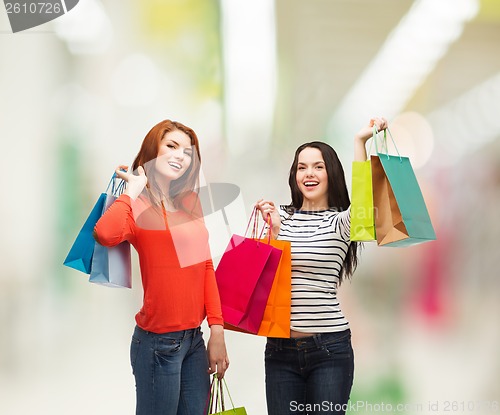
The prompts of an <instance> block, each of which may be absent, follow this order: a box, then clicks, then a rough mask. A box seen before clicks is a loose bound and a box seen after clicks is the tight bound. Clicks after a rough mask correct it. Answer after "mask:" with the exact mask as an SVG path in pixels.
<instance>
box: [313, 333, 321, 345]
mask: <svg viewBox="0 0 500 415" xmlns="http://www.w3.org/2000/svg"><path fill="white" fill-rule="evenodd" d="M313 339H314V343H315V344H316V347H317V348H318V349H321V348H322V347H323V345H322V342H321V333H316V334H315V335H313Z"/></svg>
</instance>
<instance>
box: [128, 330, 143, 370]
mask: <svg viewBox="0 0 500 415" xmlns="http://www.w3.org/2000/svg"><path fill="white" fill-rule="evenodd" d="M140 347H141V341H140V340H139V339H138V338H137V337H135V336H132V341H131V343H130V364H131V365H132V372H133V373H135V362H136V361H137V355H138V354H139V348H140Z"/></svg>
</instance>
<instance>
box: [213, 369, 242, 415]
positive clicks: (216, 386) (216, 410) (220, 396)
mask: <svg viewBox="0 0 500 415" xmlns="http://www.w3.org/2000/svg"><path fill="white" fill-rule="evenodd" d="M222 383H224V387H225V388H226V391H227V396H229V400H230V401H231V408H230V409H226V405H225V401H224V390H223V386H222ZM205 414H207V415H247V411H246V409H245V408H244V407H243V406H240V407H239V408H235V407H234V403H233V399H232V398H231V395H230V393H229V389H228V388H227V383H226V379H224V378H223V379H222V380H221V379H219V378H218V377H217V373H215V374H214V375H213V377H212V383H211V385H210V394H209V398H208V399H207V408H206V410H205Z"/></svg>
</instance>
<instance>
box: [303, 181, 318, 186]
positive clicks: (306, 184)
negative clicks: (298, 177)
mask: <svg viewBox="0 0 500 415" xmlns="http://www.w3.org/2000/svg"><path fill="white" fill-rule="evenodd" d="M318 184H319V182H304V186H307V187H310V186H316V185H318Z"/></svg>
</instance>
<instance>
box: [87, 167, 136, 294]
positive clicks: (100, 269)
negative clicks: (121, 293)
mask: <svg viewBox="0 0 500 415" xmlns="http://www.w3.org/2000/svg"><path fill="white" fill-rule="evenodd" d="M111 180H112V187H111V192H110V193H107V192H106V193H103V195H104V197H105V203H104V206H103V209H102V212H101V216H102V215H103V214H104V212H106V210H107V209H108V208H109V207H110V206H111V205H112V204H113V202H114V201H115V200H116V198H117V197H118V196H119V195H120V194H121V193H122V191H123V187H124V182H123V181H120V184H118V185H116V183H115V180H116V176H113V178H112V179H111ZM89 282H92V283H95V284H100V285H105V286H107V287H126V288H132V258H131V250H130V243H129V242H126V241H125V242H122V243H120V244H118V245H116V246H113V247H109V248H108V247H105V246H102V245H101V244H99V243H98V242H97V241H95V240H94V255H93V257H92V267H91V272H90V277H89Z"/></svg>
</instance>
